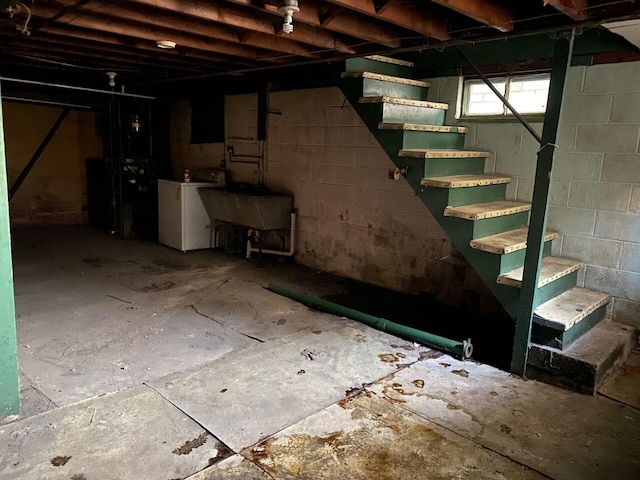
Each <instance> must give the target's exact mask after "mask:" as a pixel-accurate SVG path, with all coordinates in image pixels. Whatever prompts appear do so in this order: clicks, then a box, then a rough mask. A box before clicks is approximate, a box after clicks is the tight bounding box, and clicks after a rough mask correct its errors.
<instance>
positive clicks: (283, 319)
mask: <svg viewBox="0 0 640 480" xmlns="http://www.w3.org/2000/svg"><path fill="white" fill-rule="evenodd" d="M285 323H287V319H286V318H280V319H279V320H278V321H277V322H276V325H284V324H285Z"/></svg>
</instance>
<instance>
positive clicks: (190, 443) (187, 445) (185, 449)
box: [171, 432, 207, 455]
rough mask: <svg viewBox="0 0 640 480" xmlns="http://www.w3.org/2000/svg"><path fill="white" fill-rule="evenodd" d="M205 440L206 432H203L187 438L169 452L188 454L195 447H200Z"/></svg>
mask: <svg viewBox="0 0 640 480" xmlns="http://www.w3.org/2000/svg"><path fill="white" fill-rule="evenodd" d="M206 441H207V433H206V432H204V433H202V434H200V436H199V437H198V438H194V439H193V440H187V441H186V442H184V444H183V445H182V446H180V447H178V448H176V449H175V450H173V452H171V453H175V454H176V455H189V454H190V453H191V451H192V450H193V449H195V448H198V447H201V446H202V445H204V444H205V442H206Z"/></svg>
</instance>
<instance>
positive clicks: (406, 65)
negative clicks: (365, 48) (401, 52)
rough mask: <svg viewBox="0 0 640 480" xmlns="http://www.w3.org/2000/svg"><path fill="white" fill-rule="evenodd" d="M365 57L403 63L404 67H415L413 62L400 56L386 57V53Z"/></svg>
mask: <svg viewBox="0 0 640 480" xmlns="http://www.w3.org/2000/svg"><path fill="white" fill-rule="evenodd" d="M364 58H368V59H369V60H374V61H376V62H383V63H391V64H393V65H402V66H403V67H411V68H413V62H409V61H407V60H400V59H399V58H393V57H385V56H384V55H367V56H366V57H364Z"/></svg>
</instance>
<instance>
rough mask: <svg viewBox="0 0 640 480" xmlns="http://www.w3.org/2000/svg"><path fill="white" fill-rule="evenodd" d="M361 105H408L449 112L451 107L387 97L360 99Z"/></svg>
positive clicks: (443, 104)
mask: <svg viewBox="0 0 640 480" xmlns="http://www.w3.org/2000/svg"><path fill="white" fill-rule="evenodd" d="M360 103H390V104H393V105H406V106H409V107H428V108H437V109H440V110H447V109H448V108H449V105H448V104H446V103H439V102H428V101H425V100H410V99H407V98H399V97H387V96H379V97H360Z"/></svg>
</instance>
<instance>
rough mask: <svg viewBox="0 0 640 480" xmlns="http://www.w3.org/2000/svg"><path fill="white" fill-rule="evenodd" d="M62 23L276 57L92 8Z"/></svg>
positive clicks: (41, 10)
mask: <svg viewBox="0 0 640 480" xmlns="http://www.w3.org/2000/svg"><path fill="white" fill-rule="evenodd" d="M32 10H33V13H34V15H38V16H43V17H45V18H46V17H47V12H46V8H45V7H44V6H42V5H39V4H34V6H33V7H32ZM58 23H63V24H68V25H75V26H78V27H83V28H87V29H90V30H95V31H99V32H106V33H113V34H117V35H126V36H133V37H137V38H141V39H145V40H149V41H152V42H155V41H156V40H168V39H171V40H173V41H175V42H176V43H178V44H179V45H182V46H185V47H190V48H195V49H198V50H203V51H207V52H214V53H222V54H227V55H235V56H240V57H244V58H250V59H254V60H263V59H264V60H265V61H274V60H271V58H272V56H270V55H265V54H264V53H262V52H259V51H258V50H256V49H254V48H251V47H246V46H244V45H240V44H239V43H238V44H234V43H231V42H221V41H218V40H212V39H205V38H202V37H198V36H194V35H190V34H185V33H183V32H182V31H179V30H169V29H166V28H157V27H153V26H149V25H145V24H141V23H134V22H129V21H124V20H122V19H119V18H116V17H111V18H110V17H107V16H104V15H99V16H98V15H94V14H90V13H88V12H84V13H80V12H75V13H74V15H73V16H70V17H69V18H68V19H65V17H62V18H60V19H59V20H58ZM48 28H49V27H45V28H44V29H43V30H44V31H47V29H48ZM238 41H239V39H238Z"/></svg>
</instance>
